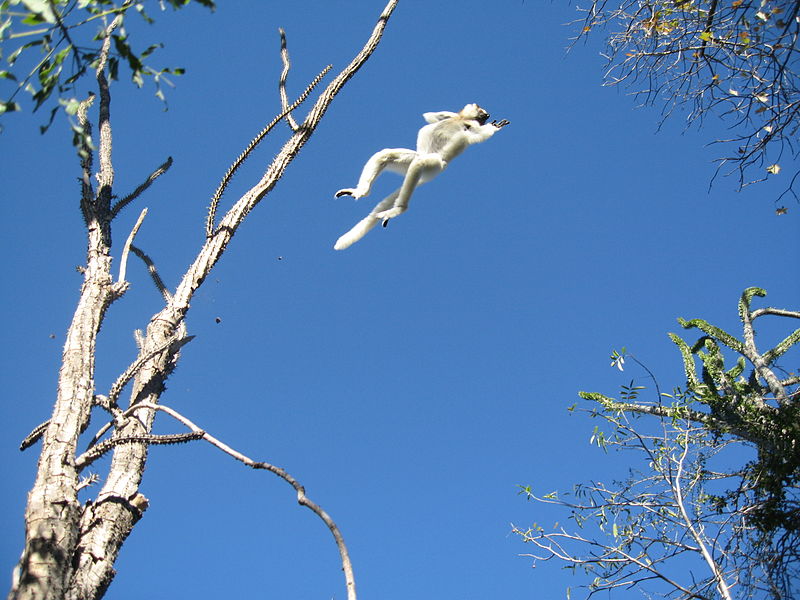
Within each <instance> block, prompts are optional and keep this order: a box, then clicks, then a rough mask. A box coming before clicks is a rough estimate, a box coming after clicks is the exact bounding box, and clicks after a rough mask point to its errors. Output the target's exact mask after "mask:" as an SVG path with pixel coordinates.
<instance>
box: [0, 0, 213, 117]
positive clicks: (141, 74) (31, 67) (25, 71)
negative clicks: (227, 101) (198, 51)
mask: <svg viewBox="0 0 800 600" xmlns="http://www.w3.org/2000/svg"><path fill="white" fill-rule="evenodd" d="M192 2H195V3H197V4H200V5H203V6H205V7H208V8H210V9H213V8H214V0H160V1H159V3H158V4H157V6H159V7H160V8H161V10H164V9H165V8H166V5H169V6H171V7H172V8H173V9H180V8H182V7H184V6H187V5H189V4H191V3H192ZM146 4H147V3H146V2H133V1H132V0H122V1H121V0H0V80H5V82H6V84H10V85H5V86H2V87H0V114H3V113H6V112H12V111H18V110H21V109H22V106H21V105H20V102H19V100H20V98H19V96H20V94H21V93H22V92H25V93H27V94H28V95H29V96H30V98H31V100H32V101H33V110H34V111H36V110H38V109H39V108H41V107H42V106H44V105H50V106H51V108H50V114H49V118H48V120H47V122H46V123H45V124H44V125H43V126H42V127H41V130H42V132H44V131H46V130H47V128H48V127H49V126H50V124H51V123H52V122H53V118H54V117H55V114H56V112H57V111H58V109H59V107H60V106H63V107H64V108H65V109H67V112H68V113H69V109H70V107H73V109H72V110H73V112H74V107H75V105H76V103H77V101H76V100H75V98H74V96H75V94H76V90H75V84H76V82H78V81H79V80H80V79H81V78H82V77H83V76H84V75H86V74H87V73H89V72H90V71H93V70H94V68H95V65H96V61H97V58H98V43H97V42H98V41H99V40H100V39H101V38H102V36H103V35H104V31H105V27H106V26H107V25H108V22H109V21H110V19H113V18H114V17H115V16H117V15H120V14H122V15H124V16H127V14H128V12H129V11H131V10H133V11H134V12H136V14H138V15H139V16H140V17H141V18H142V19H144V20H145V21H146V22H148V23H151V22H153V19H152V18H151V17H150V15H149V14H148V13H147V12H146V11H145V5H146ZM152 4H155V2H152ZM112 38H113V51H112V53H111V55H110V56H109V65H108V66H109V73H110V75H111V78H112V79H116V78H118V76H119V70H120V69H119V67H120V65H124V66H125V67H127V69H128V71H129V72H130V76H131V80H132V81H133V82H134V83H135V84H136V85H137V86H138V87H141V86H142V85H143V84H144V81H145V78H146V77H150V78H152V81H153V82H154V84H155V87H156V92H155V93H156V96H157V97H158V98H160V99H161V100H162V101H163V100H164V94H163V90H162V87H161V83H162V82H167V83H168V80H167V79H166V76H167V75H181V74H182V73H183V69H179V68H165V67H160V68H158V67H153V66H151V64H150V63H149V59H150V58H151V56H152V54H153V52H154V51H155V50H156V49H158V48H160V47H161V44H153V45H150V46H149V47H147V48H146V49H145V50H142V51H138V50H136V49H135V47H134V46H133V45H132V43H131V39H130V35H129V34H128V32H127V31H126V30H125V28H124V26H120V27H118V28H117V29H116V31H115V32H114V33H113V34H112ZM34 50H38V54H37V53H35V52H34Z"/></svg>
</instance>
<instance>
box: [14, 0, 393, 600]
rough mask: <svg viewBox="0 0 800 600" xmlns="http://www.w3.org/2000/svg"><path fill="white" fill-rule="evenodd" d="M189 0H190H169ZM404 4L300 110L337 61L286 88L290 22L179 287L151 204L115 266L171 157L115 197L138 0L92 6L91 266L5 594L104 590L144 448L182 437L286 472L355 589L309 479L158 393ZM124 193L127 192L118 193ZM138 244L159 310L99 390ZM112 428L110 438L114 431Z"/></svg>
mask: <svg viewBox="0 0 800 600" xmlns="http://www.w3.org/2000/svg"><path fill="white" fill-rule="evenodd" d="M186 1H187V2H188V0H186ZM185 3H186V2H183V1H182V0H175V1H174V2H173V4H185ZM26 4H36V5H37V6H40V7H41V10H42V11H44V12H48V11H49V13H48V14H47V15H44V16H43V17H42V19H43V20H45V21H48V22H51V23H52V24H51V28H50V30H48V31H53V32H58V31H61V32H62V34H63V35H62V41H63V39H67V40H68V39H69V36H70V34H69V29H68V28H66V27H65V26H64V25H63V20H62V18H61V15H60V14H59V12H58V8H59V6H61V5H66V3H63V2H58V3H53V2H49V3H26ZM396 4H397V0H390V1H389V2H388V3H387V4H386V7H385V8H384V10H383V12H382V13H381V15H380V17H379V19H378V21H377V24H376V25H375V27H374V29H373V31H372V34H371V35H370V36H369V39H368V40H367V42H366V44H365V45H364V46H363V48H362V49H361V50H360V51H359V52H358V54H357V55H356V56H355V57H354V58H353V59H352V61H351V62H350V64H348V65H347V66H346V67H345V68H344V69H343V70H342V71H341V72H340V73H339V74H338V75H337V76H336V77H335V78H334V79H333V81H331V82H330V83H329V84H328V85H327V87H326V88H325V89H324V90H323V91H322V92H321V93H320V94H319V96H318V97H317V99H316V101H315V102H314V105H313V106H312V108H311V109H310V110H309V112H308V114H307V115H306V116H305V118H304V119H302V120H300V119H297V120H295V119H294V118H293V117H292V112H293V111H294V110H295V109H296V108H297V107H298V106H299V105H300V104H301V103H302V102H303V101H304V100H305V99H306V98H307V97H308V96H309V95H310V93H311V92H312V90H313V88H314V87H315V86H316V85H317V84H318V83H319V81H320V80H321V79H322V77H323V76H324V75H325V74H326V73H327V71H328V70H329V69H330V67H326V68H325V69H324V70H323V71H322V72H321V73H320V75H318V76H317V77H316V78H315V79H314V80H313V81H312V82H311V83H310V84H309V85H308V87H307V88H306V89H305V91H304V92H303V93H302V94H301V95H300V96H299V97H297V99H296V100H294V102H292V103H291V104H290V103H289V100H288V96H287V94H286V90H285V83H286V73H287V72H288V69H289V57H288V52H287V50H286V39H285V35H284V33H283V31H281V32H280V38H281V58H282V60H283V63H284V74H283V76H282V77H281V80H280V83H279V89H280V98H281V105H282V109H281V110H280V112H279V114H278V115H277V116H276V117H275V118H274V119H273V120H272V121H270V123H269V124H268V125H267V126H266V127H265V128H264V129H263V130H262V131H261V132H260V133H259V134H258V135H257V136H256V137H255V138H254V139H253V141H252V142H251V143H250V144H249V145H248V146H247V147H246V148H245V150H244V151H243V152H242V154H241V155H240V156H239V157H238V158H237V159H236V161H235V162H234V163H233V165H232V166H231V168H230V169H229V170H228V172H227V173H226V174H225V175H224V177H223V178H222V182H221V184H220V186H219V189H218V190H217V192H216V193H215V194H214V196H213V199H212V201H211V204H210V206H209V211H208V218H207V222H206V227H205V240H204V243H203V244H202V245H201V247H200V248H199V250H198V251H197V254H196V257H195V258H194V261H193V262H192V264H191V265H190V267H189V268H188V269H187V271H186V272H185V273H184V275H183V277H182V278H181V280H180V283H179V284H178V286H177V288H176V289H175V290H174V291H169V290H168V289H167V287H166V285H165V284H164V283H163V282H162V280H161V278H160V277H159V275H158V272H157V269H156V267H155V264H154V262H153V261H152V260H151V259H150V258H149V256H148V255H147V254H146V253H145V252H144V250H142V249H140V248H137V247H136V246H135V245H134V240H135V236H136V233H137V231H138V228H139V226H140V225H141V223H142V220H143V219H144V218H145V215H146V211H142V213H141V214H140V216H139V219H138V221H137V223H136V225H135V226H134V228H133V230H132V231H131V232H130V234H129V235H128V237H127V241H126V242H125V244H124V246H123V248H122V249H121V251H120V253H119V257H120V268H119V273H118V276H117V277H116V279H115V278H114V275H113V274H112V270H111V263H112V246H111V231H112V226H113V224H114V220H115V218H116V217H117V216H118V215H119V213H120V211H121V210H122V209H123V208H125V207H126V206H128V205H130V204H132V203H133V202H134V201H135V200H136V199H137V198H138V197H139V196H140V195H141V194H142V193H143V192H145V191H146V190H147V189H148V188H149V187H150V186H151V185H152V184H153V183H154V182H155V180H156V179H157V178H159V177H160V176H161V175H163V174H164V173H165V172H166V171H167V170H168V169H169V168H170V165H171V164H172V160H171V159H167V160H166V161H164V163H163V164H162V165H161V166H159V167H158V168H157V169H156V170H155V171H153V173H151V174H150V175H149V176H148V177H147V178H146V179H145V180H144V181H143V182H142V184H141V185H140V186H138V187H137V188H136V189H135V190H134V191H132V192H131V193H130V194H128V195H119V196H118V195H117V194H116V193H115V191H114V175H115V167H114V163H113V161H112V128H111V123H112V120H111V92H110V89H109V76H108V73H109V68H110V48H111V42H112V36H113V35H114V34H115V30H117V29H118V28H119V27H120V26H121V24H122V21H123V18H124V15H125V12H126V10H127V9H129V8H131V6H133V3H132V2H130V1H126V2H124V3H122V4H121V5H120V6H115V7H114V9H113V10H106V11H105V12H104V13H98V14H97V18H102V19H109V20H108V21H106V23H107V24H106V26H105V27H104V28H103V30H102V33H101V36H100V43H101V45H100V47H99V50H97V51H96V52H95V53H93V54H91V55H87V54H82V55H80V56H82V58H80V57H79V60H82V61H83V62H80V64H79V65H78V67H79V72H80V70H81V69H82V70H84V71H85V69H86V68H87V65H88V64H89V63H88V62H87V56H92V57H93V62H92V63H91V65H92V70H93V72H94V75H95V77H96V80H97V90H98V91H97V96H96V104H97V108H98V113H97V129H98V141H97V149H96V151H95V149H94V148H93V146H92V145H91V140H92V125H91V123H90V120H89V111H90V108H91V107H92V106H93V104H94V103H95V96H90V97H89V98H88V99H85V100H83V101H80V102H78V103H77V106H76V107H75V113H76V115H77V120H78V126H77V129H76V134H77V138H76V139H77V144H78V146H79V148H80V154H81V157H82V159H81V181H82V187H81V197H80V203H79V205H80V211H81V212H82V214H83V217H84V220H85V222H86V227H87V241H88V248H87V256H86V266H85V267H83V268H82V272H83V275H84V280H83V285H82V287H81V292H80V299H79V301H78V305H77V308H76V310H75V313H74V316H73V319H72V323H71V325H70V327H69V330H68V332H67V339H66V343H65V346H64V354H63V361H62V365H61V369H60V373H59V380H58V391H57V398H56V403H55V407H54V409H53V413H52V417H51V418H50V419H49V420H48V421H47V422H46V423H43V424H42V425H40V426H39V427H37V428H36V429H34V430H33V432H32V433H31V434H30V435H29V436H28V437H27V438H26V439H25V440H24V441H23V443H22V449H25V448H27V447H29V446H31V445H33V444H34V443H36V442H37V441H39V440H41V454H40V458H39V464H38V470H37V474H36V480H35V483H34V486H33V489H32V490H31V492H30V494H29V497H28V505H27V509H26V513H25V521H26V540H25V547H24V550H23V552H22V557H21V559H20V562H19V565H18V567H17V568H16V569H15V574H14V579H13V585H12V589H11V592H10V594H9V598H13V599H26V600H27V599H56V598H57V599H62V598H68V599H75V600H77V599H90V598H100V597H102V596H103V594H104V593H105V591H106V589H107V588H108V586H109V584H110V583H111V580H112V578H113V576H114V569H113V565H114V561H115V559H116V558H117V555H118V553H119V550H120V548H121V546H122V544H123V543H124V541H125V539H126V538H127V536H128V535H129V534H130V532H131V530H132V528H133V527H134V525H135V524H136V523H137V521H139V519H141V517H142V515H143V513H144V511H145V510H146V509H147V506H148V500H147V498H145V497H144V496H143V495H142V494H141V493H140V492H139V486H140V483H141V481H142V477H143V474H144V471H145V467H146V462H147V451H148V447H149V446H150V445H151V444H175V443H181V442H189V441H192V440H201V439H202V440H206V441H208V442H210V443H212V444H213V445H214V446H216V447H217V448H219V449H221V450H222V451H224V452H226V453H227V454H229V455H230V456H232V457H233V458H235V459H237V460H240V461H242V462H244V463H245V464H247V465H249V466H251V467H253V468H255V469H264V470H268V471H270V472H272V473H274V474H276V475H278V476H280V477H282V478H283V479H284V480H286V481H287V482H288V483H290V484H291V485H292V486H293V487H294V488H295V490H296V492H297V497H298V501H299V502H300V504H302V505H304V506H307V507H308V508H310V509H311V510H313V511H314V512H315V513H316V514H317V515H319V516H320V517H321V518H322V520H323V521H324V522H325V523H326V525H327V526H328V527H329V528H330V530H331V532H332V534H333V535H334V538H335V540H336V543H337V545H338V547H339V550H340V554H341V558H342V565H343V569H344V571H345V578H346V585H347V591H348V597H349V598H355V582H354V580H353V574H352V568H351V566H350V561H349V558H348V556H347V550H346V547H345V545H344V542H343V540H342V537H341V534H340V533H339V530H338V528H337V527H336V525H335V523H334V522H333V520H332V519H331V518H330V517H329V516H328V515H327V514H326V513H325V512H324V511H323V510H322V509H321V508H320V507H319V506H317V505H316V504H315V503H313V502H312V501H311V500H310V499H308V498H307V497H306V495H305V491H304V489H303V487H302V485H300V483H298V482H297V481H296V480H295V479H294V478H293V477H291V476H290V475H289V474H288V473H286V472H285V471H284V470H283V469H281V468H279V467H275V466H273V465H270V464H269V463H266V462H259V461H255V460H252V459H250V458H248V457H246V456H244V455H243V454H241V453H239V452H237V451H236V450H234V449H233V448H231V447H229V446H227V445H226V444H224V443H223V442H221V441H219V440H217V439H216V438H214V437H213V436H211V435H210V434H209V433H208V432H206V431H205V430H204V429H201V428H200V427H198V426H196V425H195V424H194V423H192V422H191V421H190V420H189V419H188V418H186V417H184V416H183V415H180V414H178V413H177V412H176V411H174V410H173V409H171V408H169V407H167V406H164V405H163V404H161V403H160V400H161V395H162V392H163V391H164V389H165V382H166V381H167V379H168V377H169V376H170V374H171V372H172V371H173V369H174V368H175V366H176V365H177V363H178V361H179V359H180V350H181V348H182V347H183V346H184V345H185V344H186V343H188V342H189V341H191V339H192V336H190V335H189V334H188V332H187V327H186V315H187V313H188V311H189V307H190V302H191V299H192V297H193V295H194V293H195V292H196V291H197V290H198V289H199V288H200V286H201V285H202V284H203V281H204V280H205V279H206V277H207V276H208V274H209V273H210V271H211V269H212V268H213V267H214V265H215V264H216V263H217V261H218V260H219V259H220V258H221V256H222V254H223V253H224V252H225V250H226V248H227V246H228V244H229V243H230V241H231V240H232V238H233V236H234V235H235V234H236V232H237V230H238V228H239V227H240V226H241V225H242V223H243V222H244V221H245V219H246V217H247V215H248V214H249V213H250V211H252V210H253V209H254V208H255V207H256V206H257V205H258V203H259V202H260V201H261V200H262V199H263V198H264V197H265V196H266V195H267V194H268V193H269V192H270V190H272V188H273V187H274V186H275V184H276V183H277V181H278V180H279V179H280V178H281V177H282V176H283V174H284V172H285V170H286V168H287V167H288V166H289V163H291V161H292V160H293V159H294V157H295V156H297V154H298V153H299V152H300V150H301V149H302V147H303V146H304V144H305V143H306V142H307V141H308V140H309V138H310V137H311V135H312V134H313V133H314V131H315V129H316V127H317V125H318V124H319V122H320V120H321V119H322V117H323V116H324V114H325V112H326V110H327V109H328V107H329V106H330V104H331V102H332V101H333V99H334V98H335V97H336V95H337V94H338V92H339V91H340V90H341V88H342V86H344V84H345V83H346V82H347V81H348V80H349V79H350V78H351V77H352V76H353V75H354V74H355V73H356V72H357V71H358V70H359V69H360V68H361V66H362V65H363V64H364V62H365V61H366V60H367V59H368V58H369V57H370V55H371V54H372V53H373V52H374V51H375V49H376V48H377V46H378V43H379V41H380V39H381V36H382V34H383V31H384V29H385V27H386V25H387V23H388V20H389V17H390V16H391V14H392V12H393V11H394V8H395V6H396ZM45 17H47V18H45ZM94 18H95V17H91V19H94ZM71 46H72V44H70V47H71ZM117 50H119V48H117ZM62 60H63V59H62ZM40 66H41V65H40ZM54 85H56V84H54ZM284 119H285V120H286V121H287V123H288V125H289V129H290V136H289V137H288V139H287V140H286V141H285V143H284V144H283V147H282V148H281V150H280V151H279V152H278V153H277V155H276V156H275V158H274V159H273V160H272V162H271V163H270V164H269V165H268V166H267V167H266V169H265V170H264V173H263V176H261V178H260V179H259V180H258V181H257V182H256V183H255V184H254V185H252V187H250V189H249V190H248V191H246V192H245V193H244V194H243V195H242V196H241V197H240V198H239V199H238V200H236V201H235V202H234V203H233V205H232V207H231V208H230V209H229V210H228V211H227V212H225V214H224V215H223V216H222V218H221V219H219V220H218V219H217V208H218V205H219V201H220V199H221V197H222V194H223V192H224V191H225V189H226V187H227V185H228V183H229V181H230V180H231V178H232V177H233V175H234V174H235V172H236V170H237V169H238V168H239V166H240V165H241V164H242V163H243V162H244V161H245V160H246V159H247V157H248V156H249V155H250V153H251V151H252V150H253V149H254V148H255V146H256V145H257V144H258V143H259V142H260V141H261V140H262V139H263V138H264V136H266V135H267V134H268V133H271V132H273V129H274V127H275V126H276V125H277V124H278V123H280V122H281V121H282V120H284ZM95 157H96V159H97V161H98V163H99V165H98V166H99V168H98V170H97V173H96V174H95V173H93V170H94V167H93V161H94V159H95ZM95 180H96V181H95ZM117 197H119V199H118V200H115V198H117ZM130 253H133V254H134V255H136V256H137V257H139V258H141V259H142V260H143V261H144V263H145V264H146V265H147V268H148V269H149V271H150V274H151V277H152V279H153V281H154V283H155V285H156V286H157V288H158V290H159V292H160V293H161V295H162V296H163V299H164V307H163V308H162V309H161V310H160V311H158V312H157V313H156V314H154V315H153V316H152V317H151V318H150V321H149V325H148V326H147V328H146V331H144V332H136V339H137V345H138V348H139V352H138V355H137V356H136V357H135V358H133V359H132V360H131V363H130V366H129V367H128V368H127V369H125V371H124V372H123V373H121V374H120V375H119V377H118V378H117V379H116V381H115V382H114V384H113V385H112V386H111V388H110V389H109V390H108V392H107V393H106V394H99V393H98V390H97V389H96V386H95V380H94V369H95V363H96V360H97V357H96V352H95V350H96V339H97V334H98V331H99V330H100V327H101V325H102V324H103V320H104V318H105V314H106V310H107V309H108V307H109V306H110V305H111V304H112V303H113V302H115V301H117V300H119V299H120V298H122V297H123V296H124V294H125V292H126V290H127V289H128V286H129V284H128V282H127V281H126V279H125V275H126V270H127V261H128V258H129V256H130ZM126 388H130V392H129V401H128V406H127V407H126V408H121V407H120V406H119V401H120V398H121V396H122V393H123V392H124V391H125V389H126ZM93 411H102V412H104V413H106V414H107V417H106V420H107V421H108V422H107V424H106V425H105V426H103V427H101V428H100V429H99V430H98V431H97V432H96V433H95V435H94V436H93V438H92V440H91V442H90V444H89V447H88V448H87V449H86V450H85V451H81V450H80V449H79V447H78V445H79V439H80V436H81V434H82V433H83V432H84V431H85V430H86V429H87V427H88V426H89V418H90V415H91V414H92V412H93ZM158 413H162V414H164V415H167V416H170V417H172V418H173V419H175V420H176V421H177V423H180V424H182V425H183V426H185V427H186V428H187V429H188V431H187V432H185V433H175V434H171V435H154V434H152V433H151V430H152V426H153V422H154V419H155V417H156V415H157V414H158ZM108 432H110V435H109V436H108V437H106V434H107V433H108ZM107 453H111V455H112V458H111V465H110V467H109V470H108V472H107V473H106V475H105V477H104V480H103V485H102V489H100V491H99V492H98V493H97V495H96V496H95V497H94V498H92V499H91V501H87V502H84V503H82V502H81V501H79V499H78V491H79V490H80V489H81V488H83V487H85V486H86V484H87V483H89V482H90V480H87V479H83V480H82V479H81V475H82V473H83V472H84V470H85V469H86V467H87V466H88V465H90V464H92V462H93V461H95V460H96V459H97V458H99V457H100V456H103V455H105V454H107Z"/></svg>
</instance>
